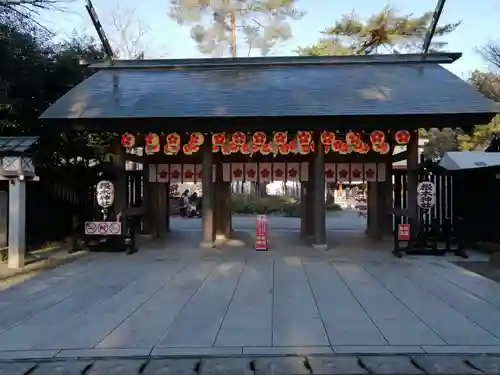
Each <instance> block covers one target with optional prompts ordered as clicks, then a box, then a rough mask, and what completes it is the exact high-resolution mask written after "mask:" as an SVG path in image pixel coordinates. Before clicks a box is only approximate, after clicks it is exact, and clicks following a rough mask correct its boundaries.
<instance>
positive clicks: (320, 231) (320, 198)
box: [313, 133, 328, 250]
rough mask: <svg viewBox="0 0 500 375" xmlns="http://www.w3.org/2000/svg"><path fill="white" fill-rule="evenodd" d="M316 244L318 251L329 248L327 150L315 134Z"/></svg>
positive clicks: (314, 245)
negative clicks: (327, 228) (327, 225)
mask: <svg viewBox="0 0 500 375" xmlns="http://www.w3.org/2000/svg"><path fill="white" fill-rule="evenodd" d="M314 138H315V145H314V162H313V169H314V185H315V186H314V244H313V247H314V248H317V249H324V250H326V249H327V248H328V246H327V244H326V218H325V215H326V207H325V150H324V149H323V144H322V143H321V139H320V137H319V134H318V133H314Z"/></svg>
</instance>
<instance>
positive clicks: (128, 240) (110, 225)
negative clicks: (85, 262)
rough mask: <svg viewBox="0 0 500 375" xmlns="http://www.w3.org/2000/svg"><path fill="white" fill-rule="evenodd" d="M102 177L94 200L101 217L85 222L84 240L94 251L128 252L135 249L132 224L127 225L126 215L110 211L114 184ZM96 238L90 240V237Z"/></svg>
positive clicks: (113, 195)
mask: <svg viewBox="0 0 500 375" xmlns="http://www.w3.org/2000/svg"><path fill="white" fill-rule="evenodd" d="M100 177H101V178H103V179H102V180H100V181H99V182H98V183H97V185H96V200H97V204H98V206H99V207H100V208H101V209H100V214H101V215H102V216H101V219H100V220H99V221H86V222H85V237H86V240H85V242H86V243H87V244H88V245H89V249H90V250H94V251H112V252H116V251H126V252H127V253H128V254H132V253H135V252H136V251H137V247H136V242H135V233H134V231H133V230H132V226H130V225H127V224H128V223H126V222H125V221H124V220H125V219H126V217H124V216H123V214H122V213H121V212H120V213H114V214H113V213H112V211H113V210H112V207H113V205H114V203H115V186H114V184H113V183H112V182H111V181H110V180H107V179H105V178H104V177H105V176H104V175H103V173H101V174H100ZM91 237H92V238H93V239H97V241H91V240H90V238H91Z"/></svg>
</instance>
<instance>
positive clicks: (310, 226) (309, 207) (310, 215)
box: [305, 163, 316, 237]
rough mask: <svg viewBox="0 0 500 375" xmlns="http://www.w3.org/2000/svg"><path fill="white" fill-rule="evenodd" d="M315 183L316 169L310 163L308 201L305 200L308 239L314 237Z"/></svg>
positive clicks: (307, 187) (307, 184)
mask: <svg viewBox="0 0 500 375" xmlns="http://www.w3.org/2000/svg"><path fill="white" fill-rule="evenodd" d="M315 186H316V185H315V183H314V168H313V163H309V168H308V181H307V183H306V185H305V189H306V192H305V193H306V199H305V210H306V212H305V220H306V223H305V227H306V228H305V229H306V235H307V236H308V237H314V222H315V217H314V192H315V188H314V187H315Z"/></svg>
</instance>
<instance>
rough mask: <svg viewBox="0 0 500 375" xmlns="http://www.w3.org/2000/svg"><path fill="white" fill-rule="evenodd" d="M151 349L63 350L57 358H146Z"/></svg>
mask: <svg viewBox="0 0 500 375" xmlns="http://www.w3.org/2000/svg"><path fill="white" fill-rule="evenodd" d="M150 352H151V349H150V348H133V349H67V350H61V352H60V353H59V354H57V358H99V357H144V356H147V355H149V353H150Z"/></svg>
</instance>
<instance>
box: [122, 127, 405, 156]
mask: <svg viewBox="0 0 500 375" xmlns="http://www.w3.org/2000/svg"><path fill="white" fill-rule="evenodd" d="M320 139H321V143H322V144H323V146H324V151H325V152H326V153H328V152H330V151H334V152H338V153H340V154H348V153H351V152H352V151H354V152H357V153H361V154H366V153H368V152H369V151H370V150H371V149H373V150H374V151H375V152H378V153H381V154H387V153H388V152H389V151H390V145H389V143H388V142H386V137H385V133H384V132H382V131H380V130H376V131H373V132H372V133H371V134H370V142H371V146H370V145H369V144H368V143H366V142H364V141H363V138H362V135H361V134H360V133H358V132H348V133H347V134H346V136H345V141H342V140H340V139H337V138H336V135H335V133H333V132H329V131H324V132H322V133H321V135H320ZM165 140H166V143H165V146H164V147H163V151H164V152H165V154H167V155H175V154H177V153H179V152H180V151H181V150H182V152H184V153H185V154H187V155H191V154H193V153H195V152H197V151H199V149H200V146H201V145H202V144H203V143H204V141H205V137H204V135H203V134H202V133H200V132H195V133H191V134H190V137H189V142H188V143H186V144H184V145H182V144H181V136H180V135H179V134H178V133H169V134H167V135H166V137H165ZM395 140H396V143H398V144H400V145H403V144H407V143H408V142H409V141H410V133H409V132H408V131H407V130H399V131H397V132H396V134H395ZM145 141H146V146H145V150H146V153H147V154H154V153H157V152H160V137H159V136H158V135H157V134H155V133H149V134H148V135H146V137H145ZM121 143H122V145H123V146H124V147H126V148H132V147H135V145H136V139H135V136H134V135H132V134H130V133H126V134H124V135H123V136H122V139H121ZM212 151H213V152H214V153H216V152H222V153H223V154H224V155H229V154H231V153H235V152H241V153H242V154H245V155H250V154H254V153H257V152H260V153H262V154H264V155H268V154H271V153H274V154H276V153H281V154H284V155H286V154H289V153H299V154H308V153H309V152H312V151H314V142H313V137H312V132H310V131H298V132H297V134H296V136H295V137H294V138H293V139H289V135H288V133H287V132H279V131H278V132H275V133H274V134H273V137H272V141H271V142H268V141H267V135H266V133H264V132H255V133H253V134H252V135H251V136H247V134H246V133H244V132H235V133H233V134H231V135H230V136H228V135H226V134H225V133H215V134H212Z"/></svg>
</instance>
